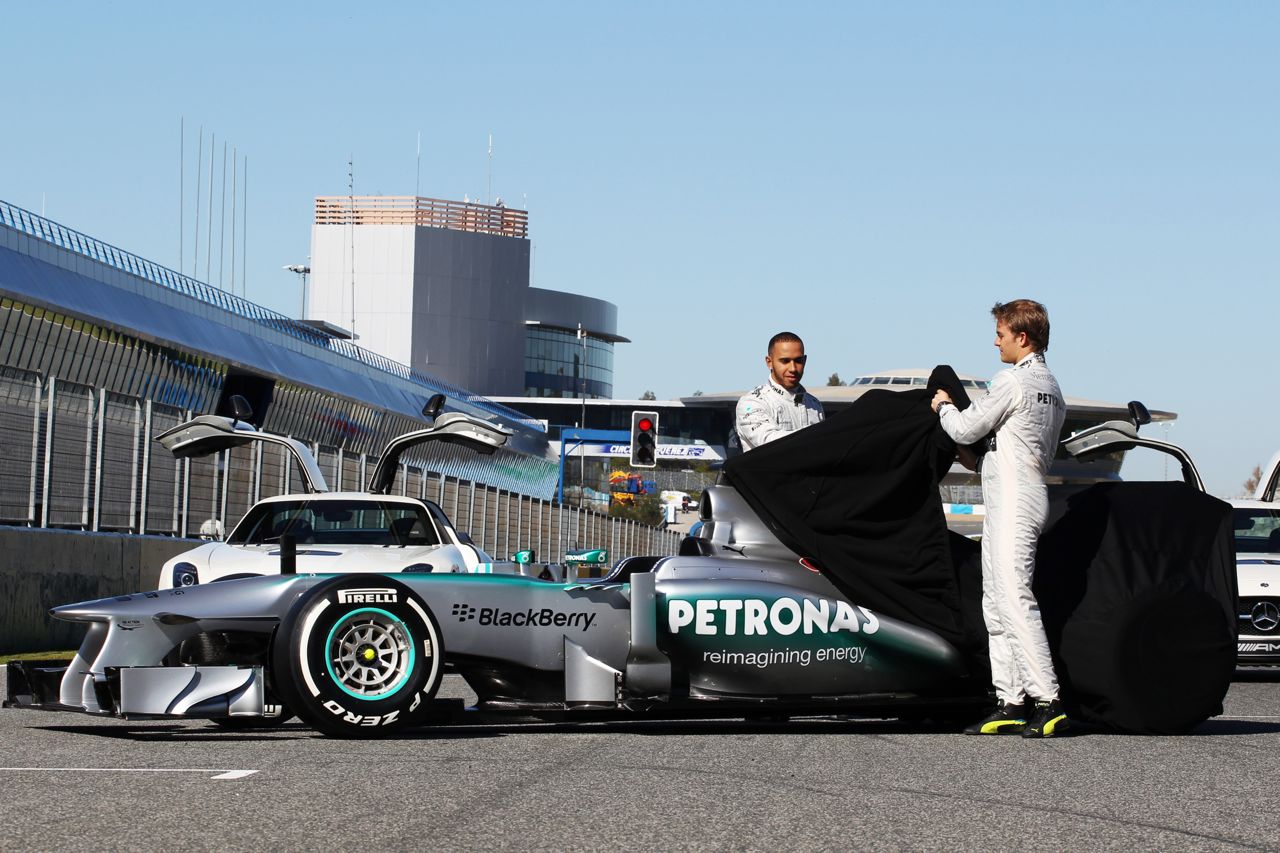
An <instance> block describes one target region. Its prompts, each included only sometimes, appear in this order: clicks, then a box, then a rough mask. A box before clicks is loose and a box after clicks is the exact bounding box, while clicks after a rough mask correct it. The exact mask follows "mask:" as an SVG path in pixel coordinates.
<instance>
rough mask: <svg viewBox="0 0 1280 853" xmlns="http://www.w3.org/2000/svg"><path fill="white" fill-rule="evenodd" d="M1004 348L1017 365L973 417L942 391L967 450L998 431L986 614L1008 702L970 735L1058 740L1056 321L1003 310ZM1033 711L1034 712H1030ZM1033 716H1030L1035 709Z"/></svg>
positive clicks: (986, 488) (986, 538)
mask: <svg viewBox="0 0 1280 853" xmlns="http://www.w3.org/2000/svg"><path fill="white" fill-rule="evenodd" d="M991 314H992V316H994V317H995V320H996V340H995V345H996V347H997V348H998V349H999V350H1000V360H1001V361H1002V362H1004V363H1005V364H1010V365H1013V366H1012V367H1010V368H1009V369H1007V370H1002V371H1001V372H1000V373H998V374H996V377H995V379H993V380H992V382H991V385H990V387H989V389H988V390H987V395H986V396H985V397H983V398H982V399H980V400H977V401H975V402H974V403H973V405H971V406H969V408H967V409H965V410H964V411H963V412H962V411H960V410H959V409H958V408H956V406H955V404H954V403H953V402H952V400H951V396H950V395H949V394H948V393H947V392H946V391H943V390H939V391H937V392H936V393H935V394H934V397H933V403H932V405H933V410H934V411H935V412H937V413H938V416H939V417H940V418H941V421H942V429H943V430H944V431H945V432H946V433H947V435H948V436H950V437H951V439H952V440H954V441H955V442H956V443H957V444H959V445H968V444H973V443H974V442H977V441H979V440H981V439H983V438H984V437H986V436H987V435H988V434H989V433H994V434H993V435H992V437H990V438H988V439H987V442H988V449H987V452H986V454H985V455H984V456H983V460H982V463H981V466H980V467H981V471H982V499H983V503H984V504H985V506H986V517H985V519H984V520H983V524H982V613H983V616H984V618H985V621H986V625H987V634H988V638H989V642H990V654H991V680H992V682H993V684H994V686H995V690H996V696H997V698H998V700H999V704H998V706H997V707H996V709H995V711H994V712H993V713H992V714H991V715H989V716H988V717H986V718H985V719H983V720H980V721H978V722H977V723H975V724H973V725H972V726H970V727H969V728H967V729H965V732H966V733H967V734H1018V733H1021V734H1022V736H1023V737H1052V736H1053V735H1055V734H1061V733H1062V732H1063V731H1064V730H1065V729H1066V726H1067V718H1066V715H1065V714H1064V713H1063V711H1062V705H1061V702H1060V701H1059V699H1058V679H1057V675H1056V673H1055V672H1054V669H1053V660H1052V658H1051V657H1050V654H1049V641H1048V639H1047V638H1046V637H1045V631H1044V624H1043V623H1042V622H1041V620H1040V605H1039V604H1037V602H1036V599H1035V595H1034V594H1033V593H1032V591H1031V579H1032V575H1033V574H1034V572H1035V561H1036V543H1037V541H1038V540H1039V538H1040V532H1041V531H1042V530H1043V528H1044V524H1045V521H1046V519H1047V518H1048V514H1049V500H1048V492H1047V489H1046V488H1045V483H1044V475H1045V473H1046V472H1047V471H1048V470H1049V465H1050V463H1051V462H1052V460H1053V455H1054V451H1055V450H1056V449H1057V446H1058V435H1059V433H1060V432H1061V431H1062V422H1063V419H1064V418H1065V417H1066V405H1065V403H1064V402H1063V400H1062V391H1061V390H1060V389H1059V388H1058V381H1057V380H1056V379H1055V378H1054V376H1053V374H1052V373H1051V372H1050V371H1049V367H1048V365H1047V364H1046V363H1045V358H1044V351H1045V350H1047V349H1048V348H1049V315H1048V312H1047V311H1046V310H1045V307H1044V306H1043V305H1041V304H1040V303H1039V302H1033V301H1032V300H1030V299H1018V300H1015V301H1013V302H1007V303H1003V304H1001V303H998V302H997V303H996V305H995V307H994V308H992V309H991ZM1028 702H1030V703H1031V705H1032V707H1031V708H1030V709H1028V708H1027V707H1026V704H1027V703H1028ZM1028 710H1030V713H1029V714H1028V713H1027V711H1028Z"/></svg>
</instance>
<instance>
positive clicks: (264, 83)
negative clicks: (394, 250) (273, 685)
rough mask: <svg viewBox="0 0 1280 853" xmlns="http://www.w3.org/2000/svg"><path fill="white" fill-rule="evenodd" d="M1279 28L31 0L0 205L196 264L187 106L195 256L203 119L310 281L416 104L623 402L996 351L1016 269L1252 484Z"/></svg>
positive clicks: (268, 276)
mask: <svg viewBox="0 0 1280 853" xmlns="http://www.w3.org/2000/svg"><path fill="white" fill-rule="evenodd" d="M1277 43H1280V5H1277V4H1273V3H1263V2H1256V3H1248V2H1226V3H1214V4H1209V3H1177V2H1160V3H1155V2H1129V3H1123V4H1115V3H1083V2H1082V3H1070V4H1066V3H1062V4H1048V3H1014V2H1007V3H965V4H959V3H941V2H939V3H910V2H904V3H859V2H846V3H806V2H799V3H785V4H783V3H776V4H774V3H768V4H765V3H743V2H736V3H701V4H689V3H662V2H647V3H644V4H621V3H527V2H526V3H501V2H496V3H486V4H483V5H481V4H459V3H451V4H437V3H423V2H416V3H397V2H384V3H381V4H370V5H368V6H366V7H364V8H359V7H356V6H353V5H351V4H328V3H314V2H310V3H272V4H250V3H238V2H229V3H223V4H217V5H216V6H210V5H208V4H206V5H203V6H200V7H194V6H191V5H190V4H172V3H164V4H161V3H141V2H139V3H127V4H126V3H116V4H102V3H81V2H71V3H66V4H52V5H51V4H21V5H19V6H15V7H13V8H10V9H7V10H6V13H5V26H4V29H3V31H0V55H3V56H4V57H5V67H6V75H5V76H6V84H5V87H4V89H5V95H4V99H3V109H2V110H0V122H2V123H3V124H2V127H3V130H4V132H3V133H0V198H3V199H4V200H6V201H9V202H12V203H14V204H17V205H20V206H22V207H26V208H28V209H31V210H34V211H37V212H39V211H40V210H41V209H42V207H43V209H44V210H45V211H46V214H47V215H48V216H49V217H50V218H52V219H54V220H56V221H58V222H61V223H63V224H65V225H67V226H69V227H72V228H75V229H77V230H80V231H84V232H86V233H88V234H91V235H93V236H96V237H99V238H101V239H104V240H106V241H108V242H111V243H114V244H116V245H119V246H121V247H123V248H126V249H129V250H131V251H134V252H137V253H139V254H141V255H144V256H146V257H149V258H151V259H153V260H156V261H159V262H161V263H165V264H168V265H170V266H177V262H178V251H179V228H178V214H179V192H178V178H179V167H178V164H179V150H180V147H179V121H180V119H182V118H183V117H185V122H186V129H187V155H186V158H187V159H186V165H187V184H186V187H187V193H188V194H187V206H186V214H185V215H186V220H185V223H186V229H187V232H188V233H187V237H186V242H185V246H186V249H185V260H186V264H185V266H187V267H188V269H187V270H186V271H187V272H190V269H189V267H190V264H191V251H192V249H191V241H192V236H191V231H192V229H193V225H194V221H193V212H194V198H193V196H192V192H193V183H194V179H195V167H194V163H193V160H194V151H195V139H196V133H197V129H198V128H199V126H201V125H203V126H204V128H205V132H206V134H207V133H208V132H210V131H212V132H214V133H216V134H217V136H218V139H219V140H223V139H225V140H228V141H229V142H230V143H231V144H232V145H234V146H236V148H237V149H238V150H239V152H240V154H241V155H247V157H248V196H249V198H248V220H249V234H248V243H247V256H246V257H245V261H246V266H247V270H248V296H249V297H250V298H251V299H254V300H255V301H258V302H261V303H263V304H266V305H268V306H270V307H272V308H275V309H277V310H282V311H286V312H294V311H295V310H296V309H295V306H296V304H297V302H298V283H297V281H296V277H295V276H294V275H292V274H291V273H288V272H284V271H283V270H281V267H282V266H283V265H285V264H289V263H298V262H302V261H304V260H305V258H306V256H307V254H308V251H309V248H308V244H309V240H310V221H311V214H312V199H313V198H314V196H316V195H325V194H340V193H345V192H346V185H347V159H348V157H349V156H352V155H353V156H354V160H355V191H356V193H357V194H374V193H386V194H411V193H412V192H413V190H414V182H415V147H416V140H417V135H418V133H419V132H421V134H422V161H421V193H422V194H423V195H428V196H435V197H443V198H462V197H463V196H464V195H468V196H470V197H471V198H472V199H483V198H484V197H485V195H486V186H487V172H486V165H487V154H486V150H487V138H488V135H489V134H490V133H492V134H493V139H494V157H493V171H492V187H493V193H494V194H495V195H501V196H502V197H503V198H504V199H506V200H507V201H508V203H510V204H512V205H513V206H521V205H523V204H525V203H526V200H527V205H528V209H529V211H530V232H531V238H532V242H533V258H534V260H533V280H534V284H535V285H538V286H543V287H551V288H555V289H561V290H568V291H573V292H580V293H586V294H590V295H593V296H598V297H601V298H604V299H608V300H610V301H612V302H614V303H616V304H617V305H618V307H619V316H620V325H621V332H622V333H623V334H625V335H627V336H628V337H630V338H632V339H633V341H634V343H632V344H629V345H623V346H620V347H619V348H618V351H617V356H616V364H615V368H616V375H615V394H616V395H617V396H620V397H622V396H638V395H639V394H640V393H641V392H642V391H644V390H646V389H651V390H653V391H655V392H656V393H657V394H658V395H659V396H660V397H668V396H681V395H686V394H689V393H692V392H693V391H694V390H698V389H701V390H704V391H707V392H713V391H723V390H731V389H741V388H746V387H749V386H751V385H754V384H756V383H757V382H759V381H760V379H761V378H762V374H763V366H762V363H761V360H762V357H763V351H762V350H763V345H764V342H765V341H766V340H767V339H768V337H769V336H770V335H771V334H772V333H773V332H775V331H778V330H779V329H780V328H782V327H786V328H790V329H792V330H794V331H796V332H799V333H800V334H801V335H803V336H804V338H805V340H806V343H807V345H808V351H809V354H810V366H809V371H810V372H809V377H808V378H809V379H810V384H821V383H822V382H823V381H825V378H826V377H827V376H828V375H829V374H830V373H832V372H839V374H840V375H841V376H842V377H844V378H846V379H848V378H851V377H853V376H856V375H858V374H861V373H869V372H875V371H880V370H887V369H891V368H895V367H927V366H931V365H933V364H937V363H950V364H952V365H954V366H955V367H956V368H957V369H958V370H961V371H963V372H969V373H974V374H978V375H984V376H985V375H990V374H991V373H992V372H994V371H995V370H996V369H998V366H999V365H998V361H997V358H996V353H995V349H994V347H992V346H991V337H992V334H991V321H990V317H989V315H988V310H989V308H990V306H991V304H992V303H993V302H995V301H997V300H1008V299H1012V298H1017V297H1020V296H1028V297H1032V298H1036V299H1040V300H1041V301H1043V302H1045V303H1046V304H1047V305H1048V307H1049V309H1050V314H1051V316H1052V319H1053V340H1052V345H1051V347H1050V350H1049V353H1048V355H1049V359H1050V363H1051V365H1052V366H1053V367H1054V369H1055V370H1056V372H1057V373H1058V376H1059V379H1060V381H1061V383H1062V385H1063V388H1064V391H1065V392H1066V393H1067V394H1069V395H1073V396H1079V397H1085V398H1091V399H1101V400H1113V401H1126V400H1129V399H1133V398H1140V399H1142V400H1144V401H1145V402H1147V403H1148V404H1149V405H1150V406H1151V407H1153V408H1161V409H1168V410H1172V411H1175V412H1177V413H1178V414H1179V419H1178V421H1177V423H1176V424H1175V425H1174V426H1173V427H1172V428H1170V429H1169V430H1168V431H1167V437H1168V438H1169V439H1170V440H1173V441H1177V442H1179V443H1182V444H1184V445H1185V446H1186V447H1187V448H1188V449H1189V450H1190V451H1191V452H1192V454H1193V456H1194V457H1195V458H1196V460H1197V461H1198V462H1199V463H1200V466H1201V468H1202V469H1203V473H1204V474H1205V476H1206V479H1207V481H1208V484H1209V487H1210V489H1211V491H1213V492H1215V493H1217V494H1221V495H1231V494H1235V493H1237V492H1238V491H1239V490H1240V488H1241V484H1242V483H1243V481H1244V479H1245V478H1246V477H1247V476H1248V474H1249V472H1250V471H1251V470H1252V468H1253V466H1254V465H1257V464H1260V463H1263V462H1265V461H1266V460H1267V459H1269V458H1270V456H1271V455H1272V454H1273V453H1274V452H1275V451H1276V449H1277V448H1280V430H1277V429H1276V428H1275V427H1274V424H1276V423H1277V422H1280V402H1278V399H1280V395H1277V394H1276V393H1275V391H1274V387H1275V385H1276V380H1275V378H1274V376H1275V373H1276V366H1277V364H1278V363H1280V359H1278V358H1277V345H1276V322H1277V318H1280V286H1278V282H1277V278H1278V277H1280V239H1277V238H1278V237H1280V231H1278V226H1280V107H1277V103H1278V102H1277V92H1280V61H1278V60H1277V58H1276V57H1277V54H1276V50H1275V45H1276V44H1277ZM206 140H207V136H206ZM207 144H208V143H207V141H206V145H207ZM206 151H207V148H206ZM220 157H221V142H219V143H218V159H220ZM228 204H229V202H228ZM203 215H204V214H203V213H202V217H203ZM213 239H214V245H215V246H216V245H217V243H218V232H217V231H215V233H214V238H213ZM242 251H243V250H242ZM201 253H202V255H203V254H204V249H203V248H202V249H201ZM227 263H228V269H227V272H226V273H225V277H226V278H227V280H228V281H229V276H230V271H229V261H228V262H227ZM238 266H239V264H237V267H238ZM201 267H202V268H203V263H202V264H201ZM202 274H203V273H202ZM213 278H214V279H215V280H216V279H217V262H216V261H215V265H214V272H213ZM1158 434H1160V435H1165V431H1164V430H1159V431H1158Z"/></svg>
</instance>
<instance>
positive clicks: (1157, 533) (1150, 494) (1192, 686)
mask: <svg viewBox="0 0 1280 853" xmlns="http://www.w3.org/2000/svg"><path fill="white" fill-rule="evenodd" d="M1065 504H1066V505H1065V511H1063V512H1062V515H1061V517H1060V518H1058V519H1057V521H1056V522H1054V523H1053V524H1052V525H1051V526H1050V527H1049V528H1048V529H1047V530H1046V531H1045V533H1044V535H1043V536H1041V537H1040V547H1039V549H1038V550H1037V556H1036V577H1035V582H1034V589H1035V594H1036V600H1037V601H1039V602H1040V610H1041V614H1042V616H1043V618H1044V626H1045V632H1046V633H1047V634H1048V637H1049V647H1050V649H1052V650H1053V652H1054V658H1055V666H1056V667H1057V670H1058V677H1059V679H1060V680H1061V682H1062V685H1063V696H1064V699H1066V700H1067V704H1068V710H1069V711H1070V712H1071V714H1072V715H1073V716H1077V717H1079V718H1082V719H1085V720H1090V721H1092V722H1095V723H1099V724H1102V725H1105V726H1109V727H1112V728H1116V729H1121V730H1124V731H1131V732H1143V733H1150V734H1178V733H1181V732H1185V731H1187V730H1188V729H1190V728H1192V727H1193V726H1195V725H1196V724H1198V723H1200V722H1201V721H1203V720H1204V719H1206V718H1207V717H1211V716H1213V715H1215V714H1220V713H1222V699H1223V697H1224V696H1226V693H1227V689H1228V688H1229V687H1230V686H1231V679H1232V677H1233V676H1234V674H1235V664H1236V562H1235V544H1234V542H1235V540H1234V538H1233V535H1232V529H1231V506H1230V504H1227V503H1226V502H1224V501H1220V500H1218V499H1217V498H1214V497H1211V496H1209V495H1206V494H1204V493H1203V492H1200V491H1198V490H1197V489H1195V488H1194V487H1192V486H1190V485H1187V484H1185V483H1099V484H1097V485H1093V486H1090V487H1088V488H1086V489H1084V490H1083V491H1080V492H1078V493H1076V494H1073V495H1071V496H1069V497H1067V498H1066V501H1065ZM1060 509H1062V508H1060Z"/></svg>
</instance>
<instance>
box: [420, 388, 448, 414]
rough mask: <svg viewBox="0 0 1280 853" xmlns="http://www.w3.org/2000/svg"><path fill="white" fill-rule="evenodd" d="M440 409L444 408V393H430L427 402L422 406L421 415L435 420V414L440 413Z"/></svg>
mask: <svg viewBox="0 0 1280 853" xmlns="http://www.w3.org/2000/svg"><path fill="white" fill-rule="evenodd" d="M442 409H444V395H443V394H432V395H431V398H430V399H429V400H427V404H426V405H425V406H423V407H422V416H423V417H424V418H429V419H430V420H435V418H436V416H437V415H439V414H440V411H441V410H442Z"/></svg>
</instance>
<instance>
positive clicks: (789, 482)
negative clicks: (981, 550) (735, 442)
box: [724, 382, 987, 666]
mask: <svg viewBox="0 0 1280 853" xmlns="http://www.w3.org/2000/svg"><path fill="white" fill-rule="evenodd" d="M956 386H957V388H958V386H959V383H958V382H957V383H956ZM957 393H958V392H957ZM931 396H932V395H931V394H930V392H928V391H927V390H925V389H920V390H911V391H888V390H879V389H873V390H871V391H868V392H867V393H866V394H864V395H863V396H862V397H861V398H859V399H858V401H857V402H856V403H855V404H854V405H853V406H851V407H849V408H848V409H846V410H845V411H843V412H840V413H839V414H837V415H834V416H833V417H830V418H827V419H826V420H825V421H823V422H822V423H819V424H815V425H814V426H811V427H808V428H807V429H805V430H802V431H800V432H796V433H793V434H791V435H788V436H785V437H783V438H780V439H778V440H776V441H772V442H770V443H768V444H765V445H762V446H760V447H757V448H755V449H754V450H751V451H749V452H747V453H744V454H742V455H741V456H738V457H736V458H734V459H730V460H729V461H727V462H726V463H725V466H724V472H725V476H726V477H727V478H728V480H729V481H730V482H731V483H732V484H733V485H734V487H735V488H737V490H738V491H739V492H740V493H741V494H742V496H743V497H744V498H745V499H746V500H747V502H748V503H749V504H750V505H751V507H752V508H753V509H754V510H755V511H756V514H757V515H759V516H760V517H761V519H763V520H764V522H765V523H766V524H767V525H768V526H769V528H770V529H771V530H772V531H773V533H774V535H775V536H777V537H778V539H779V540H780V541H781V542H782V543H783V544H785V545H786V546H787V547H789V548H791V549H792V550H793V551H795V552H796V553H798V554H800V555H801V556H803V557H805V558H806V559H808V560H809V561H810V562H811V563H813V564H814V565H815V566H817V567H818V568H819V569H820V570H821V571H822V572H823V573H824V574H825V575H826V576H827V577H828V578H829V579H830V580H831V582H832V583H833V584H835V586H836V587H837V588H838V589H840V590H841V591H842V592H844V593H845V594H846V595H848V596H849V597H850V599H851V600H853V601H855V602H857V603H858V604H861V605H864V606H866V607H870V608H871V609H873V610H876V611H878V612H880V613H883V614H885V615H887V616H892V617H894V618H896V619H901V620H903V621H905V622H910V623H912V624H915V625H922V626H924V627H926V628H929V629H931V630H932V631H934V632H936V633H937V634H939V635H940V636H941V637H943V638H944V639H945V640H947V641H948V642H950V643H951V644H952V645H954V646H956V647H957V648H959V649H960V650H961V651H963V652H968V653H969V655H970V657H972V658H975V661H976V662H977V663H978V665H979V666H981V665H983V663H984V662H985V656H986V637H987V635H986V628H985V627H984V626H983V623H982V614H981V610H980V604H981V572H980V566H979V563H978V561H977V546H976V545H974V543H972V542H970V541H969V540H967V539H965V538H964V537H962V536H957V535H955V534H952V533H950V532H949V531H948V530H947V524H946V518H945V517H944V515H943V513H942V504H941V502H940V501H939V500H938V482H939V481H940V480H941V479H942V476H943V474H945V473H946V471H947V469H948V468H949V467H950V466H951V460H952V459H953V458H954V456H955V444H954V443H953V442H952V441H951V439H949V438H947V436H946V434H945V433H943V432H942V430H941V429H940V428H939V427H938V418H937V416H936V415H934V413H933V411H932V410H931V409H930V408H929V400H930V398H931ZM953 396H954V395H953ZM953 551H955V552H957V553H956V556H955V557H953Z"/></svg>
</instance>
